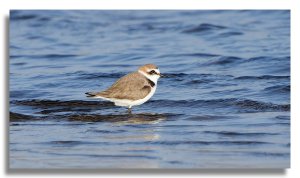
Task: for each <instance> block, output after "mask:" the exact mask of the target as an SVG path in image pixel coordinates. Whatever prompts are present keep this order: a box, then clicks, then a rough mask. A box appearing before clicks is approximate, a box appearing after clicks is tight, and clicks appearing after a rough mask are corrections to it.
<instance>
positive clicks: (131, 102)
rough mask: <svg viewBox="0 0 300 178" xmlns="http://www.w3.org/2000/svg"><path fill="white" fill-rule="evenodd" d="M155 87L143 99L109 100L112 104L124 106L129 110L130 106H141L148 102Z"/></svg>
mask: <svg viewBox="0 0 300 178" xmlns="http://www.w3.org/2000/svg"><path fill="white" fill-rule="evenodd" d="M155 90H156V85H155V86H154V87H153V88H152V90H151V92H150V93H149V94H148V95H147V96H146V97H145V98H143V99H139V100H128V99H115V98H110V99H109V100H110V101H112V102H114V103H115V105H116V106H126V107H129V108H131V107H132V106H136V105H141V104H143V103H145V102H146V101H148V100H149V99H150V98H151V97H152V96H153V95H154V93H155Z"/></svg>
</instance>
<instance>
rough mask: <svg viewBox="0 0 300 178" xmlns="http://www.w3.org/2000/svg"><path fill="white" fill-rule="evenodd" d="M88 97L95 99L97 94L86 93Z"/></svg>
mask: <svg viewBox="0 0 300 178" xmlns="http://www.w3.org/2000/svg"><path fill="white" fill-rule="evenodd" d="M85 94H86V97H91V98H95V97H97V92H86V93H85Z"/></svg>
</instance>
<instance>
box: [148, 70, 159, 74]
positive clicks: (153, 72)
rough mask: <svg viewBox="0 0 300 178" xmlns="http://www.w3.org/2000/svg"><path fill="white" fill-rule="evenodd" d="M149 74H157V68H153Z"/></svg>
mask: <svg viewBox="0 0 300 178" xmlns="http://www.w3.org/2000/svg"><path fill="white" fill-rule="evenodd" d="M149 74H151V75H152V74H157V73H156V72H155V70H151V71H150V72H149Z"/></svg>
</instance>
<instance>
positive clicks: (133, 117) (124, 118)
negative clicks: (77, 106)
mask: <svg viewBox="0 0 300 178" xmlns="http://www.w3.org/2000/svg"><path fill="white" fill-rule="evenodd" d="M166 118H167V115H166V114H153V113H141V114H119V115H98V114H88V115H86V114H80V115H71V116H69V117H68V119H69V120H73V121H87V122H112V123H115V124H120V125H126V124H157V123H159V122H161V121H163V120H165V119H166Z"/></svg>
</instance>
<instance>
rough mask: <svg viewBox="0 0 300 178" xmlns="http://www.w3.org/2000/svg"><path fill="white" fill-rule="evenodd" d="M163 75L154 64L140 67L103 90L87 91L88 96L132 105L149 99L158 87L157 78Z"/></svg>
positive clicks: (129, 108)
mask: <svg viewBox="0 0 300 178" xmlns="http://www.w3.org/2000/svg"><path fill="white" fill-rule="evenodd" d="M161 76H162V75H161V74H160V72H159V69H158V67H157V66H156V65H154V64H146V65H144V66H141V67H139V69H138V71H136V72H132V73H129V74H127V75H125V76H123V77H122V78H120V79H119V80H117V81H116V82H115V83H114V84H113V85H112V86H111V87H110V88H108V89H107V90H104V91H101V92H87V93H85V94H86V95H87V97H91V98H101V99H104V100H108V101H111V102H114V103H115V105H116V106H125V107H128V112H129V113H131V107H132V106H136V105H141V104H143V103H145V102H146V101H148V100H149V99H150V98H151V97H152V96H153V94H154V92H155V90H156V87H157V80H158V79H159V78H160V77H161Z"/></svg>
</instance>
